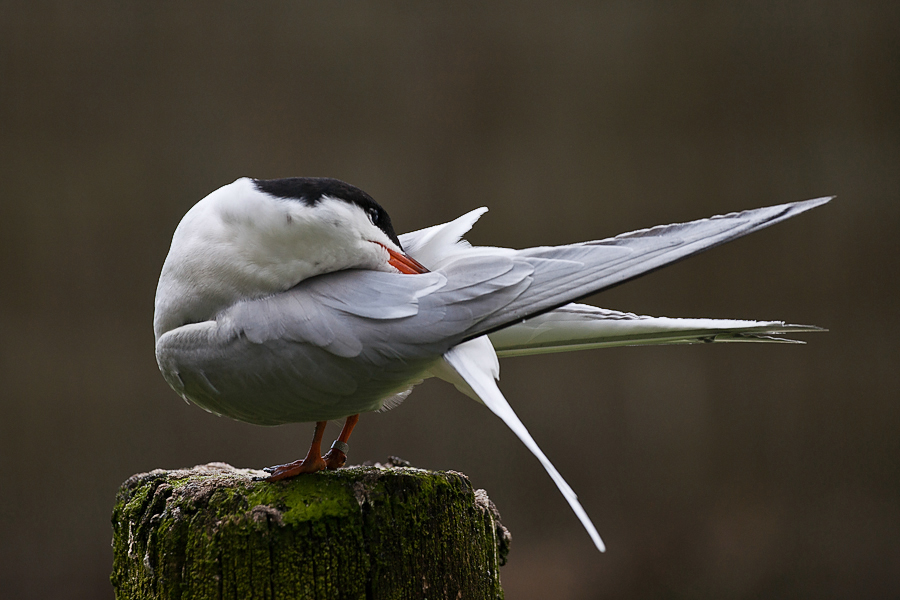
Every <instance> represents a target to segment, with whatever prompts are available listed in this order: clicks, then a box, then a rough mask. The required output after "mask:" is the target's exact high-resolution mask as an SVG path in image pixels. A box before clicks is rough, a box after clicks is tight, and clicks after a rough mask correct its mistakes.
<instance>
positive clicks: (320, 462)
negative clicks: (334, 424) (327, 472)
mask: <svg viewBox="0 0 900 600" xmlns="http://www.w3.org/2000/svg"><path fill="white" fill-rule="evenodd" d="M327 423H328V421H319V422H317V423H316V433H315V434H314V435H313V440H312V444H310V445H309V453H308V454H307V455H306V458H304V459H303V460H295V461H294V462H292V463H287V464H286V465H278V466H275V467H266V468H265V469H263V471H265V472H267V473H270V475H269V476H268V477H266V479H265V480H266V481H278V480H280V479H287V478H288V477H296V476H297V475H300V474H301V473H315V472H316V471H321V470H323V469H324V468H325V466H326V465H325V460H324V459H323V458H322V456H321V454H322V436H323V435H324V434H325V425H326V424H327Z"/></svg>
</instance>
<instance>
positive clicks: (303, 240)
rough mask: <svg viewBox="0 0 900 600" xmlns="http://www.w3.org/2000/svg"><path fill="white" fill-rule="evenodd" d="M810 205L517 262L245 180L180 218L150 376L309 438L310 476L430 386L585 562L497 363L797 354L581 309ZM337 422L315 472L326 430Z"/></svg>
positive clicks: (754, 331)
mask: <svg viewBox="0 0 900 600" xmlns="http://www.w3.org/2000/svg"><path fill="white" fill-rule="evenodd" d="M829 200H830V198H818V199H815V200H807V201H805V202H795V203H791V204H782V205H780V206H772V207H768V208H759V209H755V210H747V211H743V212H736V213H730V214H727V215H721V216H716V217H712V218H709V219H701V220H698V221H692V222H688V223H681V224H674V225H664V226H659V227H653V228H650V229H642V230H639V231H634V232H631V233H625V234H622V235H618V236H616V237H613V238H609V239H605V240H600V241H593V242H585V243H578V244H571V245H565V246H556V247H537V248H528V249H524V250H513V249H509V248H497V247H473V246H471V245H470V244H468V243H467V242H466V241H465V240H463V239H462V236H463V235H464V234H465V233H466V232H468V231H469V229H470V228H471V227H472V226H473V225H474V223H475V222H476V221H477V220H478V218H479V217H480V216H481V215H482V214H484V212H485V211H486V210H487V209H486V208H479V209H476V210H473V211H471V212H469V213H467V214H465V215H463V216H461V217H459V218H457V219H456V220H454V221H451V222H449V223H445V224H442V225H435V226H433V227H429V228H427V229H422V230H420V231H415V232H412V233H407V234H405V235H402V236H399V237H398V236H397V234H396V233H395V232H394V229H393V226H392V225H391V219H390V217H389V216H388V214H387V212H386V211H385V210H384V209H383V208H382V207H381V206H380V205H379V204H378V203H377V202H375V200H373V199H372V198H371V196H369V195H368V194H367V193H365V192H364V191H362V190H360V189H358V188H356V187H354V186H352V185H349V184H347V183H344V182H342V181H338V180H335V179H328V178H302V177H298V178H289V179H272V180H262V179H250V178H241V179H238V180H236V181H235V182H234V183H231V184H229V185H226V186H224V187H222V188H220V189H218V190H216V191H214V192H213V193H211V194H209V195H208V196H207V197H206V198H204V199H203V200H201V201H200V202H198V203H197V204H196V205H195V206H194V207H193V208H191V209H190V210H189V211H188V212H187V214H186V215H185V216H184V218H183V219H182V220H181V222H180V224H179V225H178V227H177V228H176V230H175V233H174V236H173V239H172V245H171V248H170V250H169V253H168V256H167V257H166V260H165V263H164V265H163V268H162V273H161V275H160V279H159V285H158V287H157V291H156V303H155V316H154V332H155V337H156V359H157V362H158V364H159V368H160V370H161V371H162V374H163V377H165V379H166V381H167V382H168V383H169V385H170V386H172V388H173V389H174V390H175V391H176V392H177V393H178V394H179V395H180V396H181V397H182V398H184V399H185V400H188V401H190V402H193V403H195V404H197V405H199V406H200V407H202V408H204V409H206V410H207V411H209V412H212V413H215V414H217V415H224V416H228V417H231V418H233V419H237V420H239V421H245V422H248V423H255V424H258V425H279V424H282V423H294V422H315V423H316V428H315V434H314V437H313V441H312V444H311V447H310V449H309V453H308V455H307V456H306V458H304V459H303V460H299V461H296V462H293V463H289V464H285V465H279V466H276V467H270V468H267V469H266V471H268V472H269V473H270V475H269V477H268V480H272V481H275V480H279V479H283V478H286V477H293V476H295V475H298V474H300V473H310V472H315V471H319V470H322V469H325V468H328V469H336V468H339V467H341V466H342V465H343V464H344V462H345V460H346V453H347V451H348V449H349V446H348V444H347V441H348V439H349V437H350V433H351V431H352V430H353V427H354V426H355V425H356V423H357V420H358V418H359V414H360V413H364V412H370V411H377V410H384V409H388V408H392V407H394V406H396V405H398V404H399V403H400V402H402V401H403V400H404V399H405V398H406V396H407V395H408V394H409V393H410V391H411V390H412V388H413V387H414V386H415V385H416V384H418V383H420V382H422V381H423V380H424V379H426V378H428V377H438V378H441V379H443V380H446V381H448V382H450V383H452V384H453V385H455V386H456V387H457V388H458V389H459V390H460V391H461V392H463V393H464V394H466V395H468V396H470V397H471V398H473V399H475V400H477V401H478V402H481V403H483V404H484V405H485V406H487V407H488V409H490V410H491V411H492V412H493V413H494V414H496V415H497V416H498V417H500V418H501V419H502V420H503V421H504V422H505V423H506V425H507V426H509V427H510V429H512V431H513V432H514V433H515V434H516V435H517V436H518V437H519V439H520V440H521V441H522V442H523V443H524V444H525V445H526V446H527V447H528V449H529V450H530V451H531V452H532V453H534V455H535V456H536V457H537V459H538V460H539V461H540V463H541V464H542V465H543V467H544V468H545V469H546V470H547V472H548V473H549V475H550V477H551V478H552V479H553V481H554V482H555V483H556V485H557V487H558V488H559V490H560V491H561V492H562V494H563V496H565V498H566V500H567V501H568V503H569V505H570V506H571V507H572V509H573V510H574V512H575V513H576V515H577V516H578V518H579V519H580V521H581V523H582V524H583V525H584V527H585V529H586V530H587V532H588V534H589V535H590V537H591V539H592V540H593V542H594V544H595V545H596V546H597V548H598V549H600V550H601V551H602V550H604V545H603V542H602V540H601V539H600V535H599V534H598V533H597V530H596V529H595V527H594V525H593V523H592V522H591V520H590V519H589V518H588V516H587V514H586V513H585V511H584V509H583V508H582V506H581V504H580V503H579V502H578V499H577V498H576V496H575V493H574V492H573V491H572V488H570V487H569V485H568V484H567V483H566V482H565V481H564V480H563V478H562V476H561V475H560V474H559V472H558V471H557V470H556V468H555V467H554V466H553V465H552V464H551V462H550V461H549V459H548V458H547V457H546V456H545V455H544V453H543V452H542V451H541V450H540V448H538V446H537V444H536V443H535V441H534V439H532V437H531V435H530V434H529V433H528V430H527V429H526V428H525V426H524V425H523V424H522V422H521V421H520V420H519V418H518V417H517V416H516V414H515V412H513V409H512V408H511V407H510V405H509V403H508V402H507V401H506V399H505V398H504V397H503V394H502V393H501V392H500V389H499V388H498V387H497V381H498V379H499V373H500V367H499V362H498V356H499V357H504V356H519V355H527V354H539V353H544V352H560V351H568V350H579V349H585V348H597V347H603V346H621V345H633V344H674V343H697V342H723V341H791V340H785V339H782V338H780V337H776V336H779V335H782V334H785V333H793V332H807V331H815V330H818V328H816V327H810V326H803V325H788V324H785V323H783V322H780V321H741V320H719V319H666V318H654V317H644V316H637V315H633V314H630V313H621V312H616V311H609V310H604V309H600V308H596V307H593V306H587V305H583V304H574V302H575V301H576V300H578V299H580V298H583V297H585V296H587V295H590V294H594V293H596V292H598V291H600V290H603V289H606V288H609V287H611V286H614V285H618V284H620V283H623V282H625V281H627V280H630V279H633V278H635V277H638V276H639V275H642V274H644V273H647V272H649V271H652V270H655V269H658V268H660V267H663V266H665V265H667V264H670V263H672V262H674V261H677V260H680V259H683V258H686V257H688V256H691V255H693V254H696V253H698V252H700V251H702V250H705V249H707V248H711V247H713V246H716V245H718V244H721V243H724V242H727V241H729V240H732V239H735V238H737V237H740V236H743V235H746V234H748V233H751V232H753V231H757V230H759V229H762V228H764V227H768V226H769V225H772V224H774V223H778V222H780V221H783V220H785V219H788V218H790V217H793V216H795V215H798V214H800V213H802V212H804V211H807V210H809V209H811V208H814V207H816V206H819V205H821V204H824V203H825V202H828V201H829ZM333 419H346V421H345V424H344V426H343V429H342V431H341V433H340V435H339V437H338V439H337V440H336V441H335V442H334V444H333V445H332V447H331V449H330V450H329V451H328V453H327V454H325V456H321V442H322V437H323V433H324V429H325V424H326V423H327V421H329V420H333Z"/></svg>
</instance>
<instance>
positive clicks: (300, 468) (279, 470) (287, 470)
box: [254, 456, 326, 481]
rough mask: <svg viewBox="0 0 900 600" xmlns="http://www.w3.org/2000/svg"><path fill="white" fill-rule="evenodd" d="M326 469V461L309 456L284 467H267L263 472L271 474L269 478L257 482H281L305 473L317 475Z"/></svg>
mask: <svg viewBox="0 0 900 600" xmlns="http://www.w3.org/2000/svg"><path fill="white" fill-rule="evenodd" d="M325 468H326V463H325V460H324V459H323V458H322V457H321V456H316V457H314V458H312V459H310V458H309V457H308V456H307V457H306V458H304V459H303V460H295V461H294V462H292V463H287V464H284V465H276V466H274V467H265V468H264V469H263V471H265V472H266V473H269V476H268V477H257V478H254V480H255V481H281V480H282V479H287V478H289V477H296V476H297V475H302V474H303V473H316V472H318V471H322V470H324V469H325Z"/></svg>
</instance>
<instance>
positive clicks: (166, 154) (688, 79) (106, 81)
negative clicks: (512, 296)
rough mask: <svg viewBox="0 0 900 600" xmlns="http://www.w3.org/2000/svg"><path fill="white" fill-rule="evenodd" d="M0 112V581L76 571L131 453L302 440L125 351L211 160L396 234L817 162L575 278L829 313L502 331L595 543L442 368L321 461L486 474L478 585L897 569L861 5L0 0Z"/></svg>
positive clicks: (888, 115) (582, 224) (590, 584)
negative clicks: (652, 265) (532, 335)
mask: <svg viewBox="0 0 900 600" xmlns="http://www.w3.org/2000/svg"><path fill="white" fill-rule="evenodd" d="M0 130H2V131H0V144H2V146H0V147H2V160H0V181H2V192H0V194H2V200H0V202H2V204H0V269H2V271H0V273H2V284H0V377H2V382H3V383H2V390H3V391H2V399H0V407H2V412H0V452H2V457H0V481H2V484H0V485H2V490H3V491H2V494H0V596H2V597H3V598H29V599H30V598H42V599H43V598H79V599H80V598H85V599H87V598H91V599H95V598H111V597H112V589H111V587H110V585H109V583H108V579H107V578H108V573H109V570H110V563H111V551H110V548H109V541H110V537H111V531H110V527H109V522H108V520H109V513H110V510H111V508H112V504H113V499H114V496H115V492H116V489H117V487H118V485H119V484H120V483H121V482H122V481H123V480H124V479H126V478H127V477H128V476H129V475H131V474H132V473H136V472H140V471H147V470H151V469H154V468H158V467H164V468H174V467H183V466H191V465H194V464H198V463H205V462H208V461H227V462H230V463H232V464H234V465H238V466H254V467H261V466H264V465H267V464H272V463H275V462H281V461H286V460H292V459H294V458H296V457H298V456H299V455H300V454H301V453H302V452H305V447H306V444H307V443H308V441H309V436H310V434H311V431H312V426H311V425H296V426H289V427H281V428H275V429H265V428H259V427H253V426H249V425H244V424H240V423H236V422H231V421H228V420H225V419H220V418H216V417H213V416H211V415H208V414H206V413H205V412H203V411H202V410H200V409H198V408H196V407H192V406H188V405H186V404H184V403H183V402H182V401H180V400H179V399H178V398H177V397H176V396H175V394H174V393H173V392H171V391H170V390H169V389H168V388H167V386H166V384H165V382H164V381H163V379H162V377H161V376H160V375H159V373H158V371H157V367H156V364H155V361H154V356H153V335H152V331H151V319H152V311H153V295H154V291H155V286H156V278H157V276H158V273H159V269H160V267H161V265H162V261H163V258H164V257H165V254H166V252H167V249H168V243H169V240H170V236H171V234H172V231H173V230H174V228H175V225H176V224H177V223H178V221H179V219H180V218H181V216H182V215H183V214H184V212H185V211H186V210H187V209H188V208H189V207H190V206H191V205H192V204H193V203H194V202H196V201H197V200H199V199H200V198H202V197H203V196H204V195H206V194H207V193H209V192H210V191H212V190H213V189H215V188H217V187H219V186H221V185H223V184H226V183H229V182H231V181H233V180H234V179H235V178H237V177H239V176H243V175H249V176H254V177H262V178H271V177H282V176H293V175H327V176H333V177H338V178H341V179H344V180H347V181H349V182H351V183H354V184H356V185H358V186H360V187H362V188H363V189H365V190H367V191H368V192H370V193H371V194H372V195H373V196H374V197H375V198H376V199H378V200H379V201H380V202H381V203H382V204H383V205H384V206H385V207H386V208H387V209H388V210H389V211H390V212H391V214H392V216H393V220H394V223H395V224H396V226H397V229H398V231H408V230H412V229H415V228H420V227H423V226H427V225H431V224H434V223H437V222H442V221H444V220H448V219H450V218H453V217H455V216H457V215H458V214H460V213H462V212H464V211H467V210H469V209H472V208H475V207H478V206H481V205H488V206H490V208H491V212H490V213H488V214H487V215H486V216H485V217H484V218H483V219H482V221H481V223H479V225H478V226H477V227H476V229H475V230H474V231H473V233H472V234H471V236H470V238H469V239H471V240H472V241H473V242H474V243H481V244H497V245H509V246H516V247H523V246H530V245H538V244H556V243H563V242H570V241H577V240H584V239H595V238H599V237H605V236H609V235H614V234H616V233H620V232H623V231H628V230H632V229H636V228H640V227H646V226H651V225H655V224H660V223H667V222H674V221H682V220H689V219H694V218H700V217H704V216H709V215H712V214H717V213H722V212H728V211H732V210H738V209H744V208H751V207H756V206H763V205H767V204H775V203H781V202H788V201H793V200H802V199H806V198H812V197H816V196H821V195H826V194H837V195H838V196H839V197H838V200H837V201H836V202H833V203H832V204H830V205H828V206H826V207H823V208H819V209H816V210H815V211H813V212H812V213H809V214H806V215H803V216H801V217H799V218H797V219H796V220H793V221H790V222H788V223H784V224H781V225H778V226H776V227H775V228H773V229H769V230H766V231H764V232H761V233H758V234H754V235H753V236H751V237H749V238H746V239H743V240H740V241H737V242H735V243H733V244H729V245H727V246H724V247H721V248H717V249H715V250H713V251H711V252H708V253H706V254H704V255H702V256H699V257H696V258H693V259H691V260H689V261H686V262H683V263H679V264H678V265H674V266H672V267H669V268H667V269H665V270H663V271H660V272H658V273H655V274H652V275H650V276H647V277H645V278H643V279H640V280H638V281H635V282H632V283H630V284H628V285H626V286H622V287H620V288H617V289H614V290H611V291H609V292H606V293H603V294H601V295H599V296H598V297H596V298H592V299H591V301H592V302H594V303H596V304H599V305H601V306H605V307H608V308H615V309H622V310H630V311H635V312H641V313H646V314H656V315H666V316H707V317H736V318H762V319H784V320H787V321H790V322H800V323H810V324H816V325H820V326H823V327H827V328H829V329H830V330H831V331H830V332H829V333H826V334H817V335H811V336H807V337H806V339H807V341H808V342H809V344H808V345H806V346H763V345H738V346H703V347H669V348H624V349H613V350H600V351H593V352H584V353H571V354H564V355H559V356H544V357H535V358H522V359H512V360H507V361H505V362H504V363H503V365H502V367H503V380H502V381H501V387H502V388H503V390H504V391H505V393H506V394H507V396H508V397H509V398H510V400H511V402H512V404H513V405H514V407H515V408H516V410H517V411H518V412H519V415H520V416H521V418H522V420H523V421H524V422H525V423H526V424H527V425H528V426H529V427H530V429H531V431H532V432H533V434H534V436H535V438H536V439H537V441H538V443H540V444H541V445H542V446H543V448H544V449H545V451H546V452H547V454H548V455H549V456H550V458H551V459H552V460H553V461H554V462H555V463H556V464H557V465H558V466H559V467H560V470H561V471H562V473H563V474H564V476H566V477H567V478H568V480H569V482H570V483H571V484H572V486H573V487H574V488H575V490H576V491H577V492H578V493H579V496H580V498H581V500H582V502H583V504H584V506H585V508H586V509H587V511H588V513H589V514H590V515H591V516H592V517H593V519H594V521H595V522H596V524H597V527H598V529H599V530H600V532H601V534H602V535H603V536H604V538H605V540H606V542H607V544H608V546H609V551H608V552H607V553H606V554H605V555H600V554H598V553H597V552H596V550H594V548H593V547H592V545H591V543H590V540H589V538H588V536H587V535H586V534H585V533H584V531H583V530H582V529H581V526H580V525H579V523H578V521H577V520H576V518H575V517H574V516H573V514H572V513H571V511H570V510H569V509H568V507H567V506H566V504H565V502H564V501H563V499H562V497H561V496H560V494H559V493H558V492H557V491H556V489H555V488H554V486H553V484H552V483H551V481H550V479H549V477H547V475H546V474H545V473H544V472H543V470H542V469H541V468H540V466H539V464H538V463H537V461H536V460H534V458H533V457H532V456H531V455H530V454H529V453H528V452H527V451H526V450H525V448H524V447H523V446H522V445H521V444H520V443H519V442H518V441H517V440H516V439H515V437H514V436H513V435H512V434H511V433H510V432H509V431H507V430H506V428H505V427H504V426H503V425H502V423H501V422H500V421H499V420H498V419H496V418H494V417H493V416H491V415H490V414H489V413H488V412H487V411H486V410H485V409H484V408H483V407H481V406H479V405H477V404H475V403H473V402H471V401H470V400H468V399H466V398H465V397H463V396H461V395H459V394H458V393H456V391H455V390H453V389H452V388H451V387H450V386H448V385H445V384H441V383H440V382H428V383H426V384H424V385H422V386H421V387H420V388H419V389H417V390H416V392H415V393H414V394H413V395H412V396H411V397H410V399H409V400H407V402H406V403H405V404H404V405H403V406H401V407H400V408H398V409H396V410H394V411H392V412H390V413H387V414H379V415H364V416H363V419H362V421H361V424H360V426H359V428H358V429H357V432H356V433H355V434H354V439H353V453H352V455H351V461H359V462H361V461H364V460H384V459H385V458H386V457H387V456H388V455H389V454H395V455H399V456H401V457H403V458H405V459H407V460H410V461H412V462H413V463H414V464H415V465H417V466H421V467H428V468H436V469H457V470H460V471H464V472H466V473H467V474H469V476H470V477H471V479H472V481H473V483H474V485H476V486H478V487H484V488H486V489H487V490H488V492H489V493H490V495H491V498H493V499H494V501H495V502H496V503H497V505H498V507H499V509H500V511H501V513H502V515H503V518H504V522H505V523H506V525H507V526H508V527H509V528H510V529H511V530H512V532H513V536H514V540H513V547H512V553H511V556H510V562H509V564H508V565H507V566H506V567H504V570H503V571H502V577H503V580H504V584H505V587H506V589H507V597H508V598H510V599H515V600H518V599H528V598H563V599H569V598H571V599H588V598H658V597H694V598H755V597H766V598H779V597H791V598H793V597H800V596H806V597H818V598H828V597H882V598H886V597H891V596H893V597H897V596H898V595H900V575H898V573H900V435H898V434H900V394H898V384H897V377H898V375H897V366H898V350H897V337H898V334H900V327H898V325H900V323H898V311H897V300H896V293H897V288H898V280H897V278H898V272H900V261H898V242H897V235H898V232H900V227H898V226H900V4H898V3H897V2H880V3H879V2H836V1H832V2H799V1H790V0H789V1H787V2H757V3H748V2H731V3H704V2H697V3H690V4H688V3H681V4H679V5H677V6H675V5H671V6H670V5H666V4H665V3H649V2H585V3H560V2H554V3H550V2H547V3H528V2H524V3H523V2H493V3H489V5H488V6H485V5H483V4H482V3H453V5H452V6H439V5H437V4H434V3H429V4H425V5H422V4H419V3H411V2H409V3H396V2H395V3H349V2H346V3H335V2H328V3H305V2H296V1H295V2H266V3H237V2H221V3H219V2H217V3H175V2H153V3H139V2H122V1H117V2H102V1H101V2H91V3H72V2H43V1H34V2H28V3H25V2H2V3H0ZM336 432H337V428H336V427H333V428H332V429H330V430H329V435H331V434H332V433H336Z"/></svg>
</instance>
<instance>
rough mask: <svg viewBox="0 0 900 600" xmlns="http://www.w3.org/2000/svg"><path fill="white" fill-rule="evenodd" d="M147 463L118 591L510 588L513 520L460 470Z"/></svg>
mask: <svg viewBox="0 0 900 600" xmlns="http://www.w3.org/2000/svg"><path fill="white" fill-rule="evenodd" d="M260 475H263V476H264V475H265V473H263V472H261V471H253V470H248V469H235V468H234V467H231V466H230V465H226V464H223V463H210V464H208V465H202V466H198V467H194V468H193V469H187V470H177V471H163V470H156V471H152V472H150V473H141V474H138V475H134V476H132V477H131V478H129V479H128V480H127V481H126V482H125V483H124V484H122V487H121V488H120V489H119V493H118V496H117V498H116V506H115V509H114V510H113V515H112V523H113V552H114V557H113V572H112V577H111V579H112V583H113V587H114V588H115V591H116V598H118V599H119V600H124V599H142V600H143V599H148V598H154V599H157V598H159V599H166V600H169V599H173V600H174V599H179V600H188V599H198V600H199V599H204V600H206V599H216V600H219V599H221V600H224V599H234V600H250V599H257V598H258V599H265V600H276V599H282V598H283V599H288V598H291V599H293V598H310V599H316V600H320V599H331V598H341V599H343V598H348V599H349V598H353V599H365V600H374V599H380V598H397V599H401V598H402V599H407V598H409V599H412V598H465V599H476V598H477V599H481V598H490V599H494V598H502V597H503V591H502V590H501V588H500V573H499V568H500V565H501V564H503V563H504V562H505V557H506V553H507V552H508V549H509V539H510V536H509V533H508V532H507V531H506V529H505V528H504V527H503V526H502V525H501V524H500V520H499V517H500V515H499V514H498V513H497V509H496V508H494V505H493V504H492V503H491V502H490V500H489V499H488V497H487V495H486V494H485V493H484V491H483V490H477V491H473V490H472V486H471V484H470V483H469V480H468V478H467V477H466V476H465V475H463V474H462V473H456V472H453V471H438V472H435V471H424V470H421V469H414V468H408V467H392V466H388V467H383V466H380V465H376V466H374V467H351V468H347V469H340V470H338V471H323V472H321V473H316V474H313V475H301V476H300V477H296V478H294V479H289V480H286V481H279V482H276V483H267V482H263V481H253V479H252V478H253V477H254V476H260Z"/></svg>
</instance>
